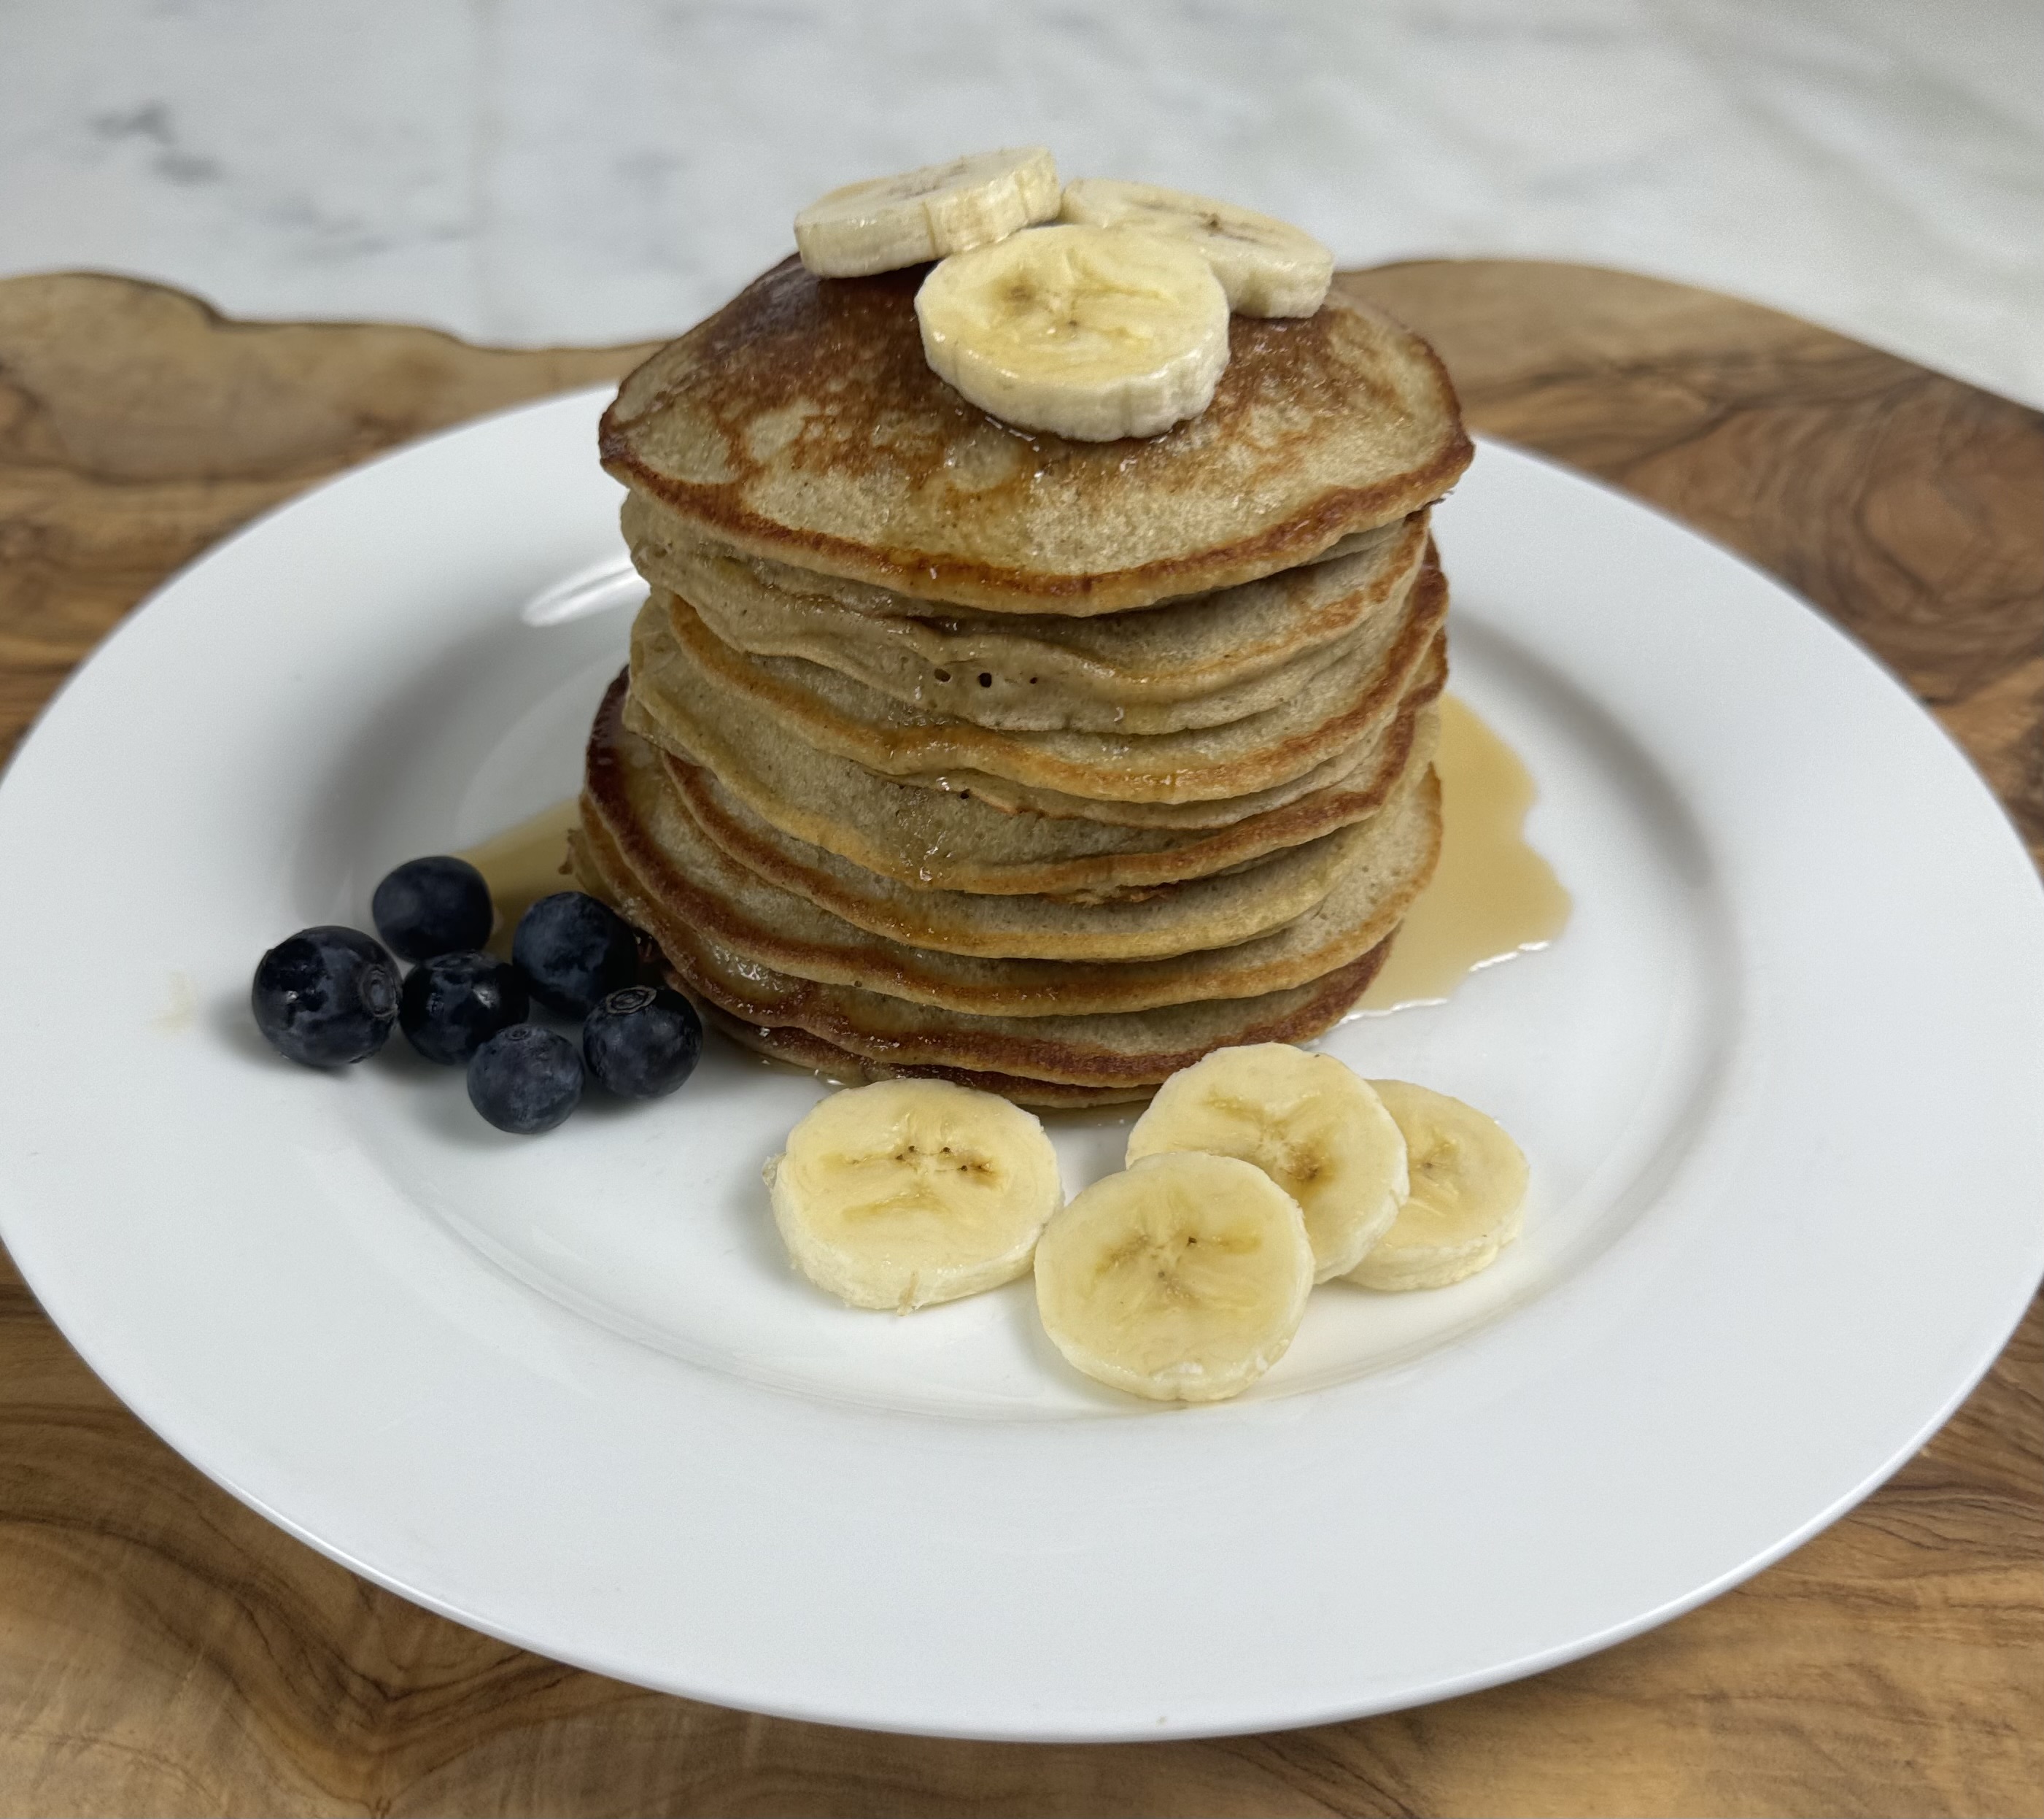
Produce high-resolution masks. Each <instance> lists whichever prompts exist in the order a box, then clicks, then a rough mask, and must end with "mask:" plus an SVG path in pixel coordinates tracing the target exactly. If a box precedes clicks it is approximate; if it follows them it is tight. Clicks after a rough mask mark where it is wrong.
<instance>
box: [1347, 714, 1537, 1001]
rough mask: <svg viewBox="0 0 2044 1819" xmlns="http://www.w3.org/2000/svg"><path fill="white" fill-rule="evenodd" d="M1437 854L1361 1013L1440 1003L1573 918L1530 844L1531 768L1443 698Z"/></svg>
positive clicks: (1437, 761) (1365, 996) (1474, 716)
mask: <svg viewBox="0 0 2044 1819" xmlns="http://www.w3.org/2000/svg"><path fill="white" fill-rule="evenodd" d="M1434 768H1435V770H1436V771H1438V772H1439V774H1440V779H1441V858H1440V863H1439V865H1438V866H1436V867H1435V871H1434V875H1433V879H1432V880H1431V883H1428V885H1427V888H1426V889H1425V890H1423V891H1422V892H1421V893H1420V897H1419V899H1418V901H1417V902H1415V903H1414V904H1413V906H1412V909H1411V911H1410V913H1408V915H1407V916H1406V917H1405V920H1404V922H1403V923H1402V924H1401V925H1400V928H1399V930H1398V937H1397V940H1394V941H1393V943H1392V944H1391V957H1390V959H1389V960H1387V961H1386V962H1385V967H1384V970H1383V971H1381V973H1379V974H1378V975H1377V977H1376V978H1375V979H1374V980H1373V981H1371V983H1370V990H1368V991H1366V992H1365V993H1364V994H1363V995H1362V1000H1361V1002H1359V1003H1358V1006H1357V1007H1356V1008H1357V1012H1358V1013H1360V1014H1362V1015H1368V1014H1369V1013H1371V1012H1373V1011H1387V1010H1395V1009H1397V1008H1398V1007H1399V1006H1401V1005H1408V1004H1433V1003H1438V1002H1439V1001H1440V1000H1442V999H1443V998H1447V996H1448V995H1449V994H1450V993H1451V992H1453V991H1454V989H1455V987H1456V986H1458V985H1459V984H1460V983H1462V980H1463V979H1466V977H1468V975H1470V973H1472V972H1473V971H1476V970H1477V967H1485V966H1489V965H1490V964H1492V963H1494V962H1496V961H1498V960H1502V959H1508V958H1510V957H1511V956H1512V955H1514V954H1519V953H1523V952H1527V951H1528V950H1529V949H1533V948H1544V947H1545V946H1546V945H1547V944H1548V943H1549V942H1550V941H1552V940H1554V937H1555V936H1557V935H1558V934H1560V933H1561V932H1562V926H1563V925H1564V924H1566V922H1567V921H1568V919H1569V909H1570V903H1569V894H1568V892H1567V891H1566V890H1564V889H1563V888H1562V883H1561V881H1560V879H1558V878H1556V877H1555V875H1554V867H1552V866H1550V864H1548V863H1547V862H1546V860H1544V859H1543V858H1542V857H1541V856H1540V855H1539V853H1537V852H1535V851H1534V850H1533V848H1531V847H1530V846H1528V845H1527V844H1526V837H1525V833H1524V827H1525V821H1526V811H1527V810H1528V809H1530V808H1531V806H1533V801H1534V798H1535V796H1536V795H1537V794H1538V793H1539V792H1538V791H1537V790H1535V787H1534V784H1533V779H1532V778H1531V775H1529V774H1528V773H1527V769H1526V767H1525V766H1524V765H1523V764H1522V763H1520V761H1519V759H1518V756H1517V755H1516V753H1514V752H1513V751H1512V748H1511V747H1510V746H1508V745H1507V744H1505V743H1504V740H1502V739H1500V738H1499V737H1498V736H1497V735H1496V733H1493V731H1492V730H1491V729H1490V728H1489V727H1488V726H1486V725H1485V724H1484V722H1483V721H1482V720H1481V718H1480V717H1478V716H1477V713H1475V712H1474V710H1472V709H1471V708H1470V707H1468V706H1466V705H1465V704H1464V703H1463V702H1460V701H1458V700H1457V699H1456V698H1454V696H1453V695H1448V696H1444V697H1443V699H1442V702H1441V743H1440V748H1439V752H1437V753H1436V754H1435V758H1434Z"/></svg>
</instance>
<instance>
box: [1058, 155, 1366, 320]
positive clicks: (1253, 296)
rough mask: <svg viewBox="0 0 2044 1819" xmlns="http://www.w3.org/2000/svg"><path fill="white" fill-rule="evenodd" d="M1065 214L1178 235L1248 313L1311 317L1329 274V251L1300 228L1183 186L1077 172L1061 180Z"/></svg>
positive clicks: (1092, 223)
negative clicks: (1174, 187)
mask: <svg viewBox="0 0 2044 1819" xmlns="http://www.w3.org/2000/svg"><path fill="white" fill-rule="evenodd" d="M1062 215H1063V218H1064V219H1065V220H1066V221H1079V222H1083V223H1084V224H1085V225H1087V226H1089V227H1127V228H1147V229H1150V230H1151V232H1153V233H1169V234H1176V235H1179V236H1181V237H1183V238H1185V240H1189V241H1190V242H1191V243H1192V244H1193V245H1194V246H1195V247H1197V248H1198V249H1199V250H1200V252H1201V253H1202V254H1203V255H1204V256H1205V258H1206V260H1207V263H1208V264H1209V265H1211V266H1212V267H1213V271H1214V275H1215V276H1216V278H1218V279H1220V284H1221V288H1222V290H1224V291H1225V292H1227V294H1228V307H1229V308H1230V309H1231V310H1237V311H1239V312H1240V313H1242V314H1243V315H1245V316H1310V315H1312V313H1313V312H1314V311H1315V310H1317V309H1319V308H1320V304H1321V302H1322V300H1323V299H1324V298H1325V297H1326V296H1327V284H1328V282H1329V280H1330V279H1332V278H1333V276H1334V270H1335V256H1334V255H1333V254H1332V253H1331V252H1328V251H1327V248H1325V247H1324V246H1323V245H1321V244H1320V242H1319V241H1318V240H1316V239H1314V238H1313V237H1312V235H1311V234H1309V233H1306V232H1305V231H1304V229H1301V228H1295V227H1293V225H1292V224H1291V223H1290V222H1289V221H1279V220H1277V219H1276V218H1275V217H1274V216H1270V215H1260V214H1258V213H1257V212H1256V211H1255V210H1254V209H1241V208H1237V207H1236V206H1235V205H1234V204H1233V203H1232V202H1216V201H1215V200H1214V199H1213V198H1212V197H1211V196H1194V195H1189V194H1186V192H1185V191H1184V190H1166V189H1160V188H1158V186H1157V185H1155V183H1120V182H1118V181H1116V179H1113V178H1110V177H1082V178H1080V179H1078V181H1077V182H1075V183H1068V184H1066V186H1065V196H1064V206H1063V210H1062Z"/></svg>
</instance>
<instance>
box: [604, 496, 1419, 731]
mask: <svg viewBox="0 0 2044 1819" xmlns="http://www.w3.org/2000/svg"><path fill="white" fill-rule="evenodd" d="M652 515H653V514H652V513H651V512H650V511H649V510H648V509H647V507H646V506H645V505H644V502H643V501H640V500H639V499H636V498H628V499H627V500H626V502H625V504H624V534H625V539H626V540H627V542H628V543H629V544H630V545H631V546H632V560H634V561H635V562H636V563H638V565H639V568H640V572H641V573H642V574H644V575H645V576H646V577H647V579H648V580H649V581H651V582H652V583H655V585H657V586H662V587H665V588H666V589H667V590H669V591H670V592H672V593H675V594H679V595H680V596H681V597H682V598H683V599H685V600H686V601H687V602H689V604H690V606H693V607H694V608H695V610H696V611H697V613H698V614H699V615H700V616H701V618H702V621H703V622H704V624H705V625H707V626H708V627H709V629H710V631H711V632H713V633H714V634H715V635H716V636H717V637H718V638H719V639H720V640H722V641H723V642H724V644H728V645H730V646H731V647H732V648H733V649H734V650H739V651H743V652H747V654H748V655H751V656H765V657H798V658H801V659H803V660H805V661H807V662H809V663H814V664H816V665H819V666H820V667H823V668H825V669H831V670H835V671H838V672H839V673H840V675H846V676H849V677H851V679H853V680H854V681H855V682H859V683H864V684H865V685H866V686H867V687H868V688H871V689H874V690H878V692H879V693H881V694H885V695H887V696H889V697H890V698H893V700H895V701H897V702H901V703H902V704H904V705H905V706H909V707H912V708H919V709H923V710H928V711H930V712H933V713H941V714H948V715H951V716H953V717H956V718H959V719H961V720H966V721H971V722H972V723H973V724H974V725H977V726H985V727H992V728H994V729H999V730H1003V731H1009V732H1058V731H1082V732H1094V733H1177V732H1183V731H1185V730H1187V729H1194V728H1198V727H1204V726H1216V725H1223V724H1224V723H1225V722H1227V721H1231V720H1239V719H1242V718H1243V717H1245V716H1247V715H1248V714H1251V713H1259V712H1262V710H1266V709H1267V708H1270V707H1274V706H1277V704H1278V703H1279V702H1282V701H1284V700H1285V699H1286V698H1288V697H1289V695H1290V694H1293V692H1295V691H1296V690H1297V688H1298V687H1299V686H1301V683H1303V682H1304V680H1305V679H1307V678H1308V677H1309V676H1310V675H1312V673H1313V672H1314V671H1316V670H1318V669H1319V668H1320V667H1323V666H1324V664H1326V663H1328V662H1329V661H1331V660H1332V659H1333V658H1334V657H1335V655H1336V654H1337V652H1338V651H1339V648H1340V646H1341V642H1342V640H1343V639H1344V638H1346V637H1347V636H1348V635H1349V634H1350V633H1353V632H1354V631H1355V629H1356V628H1357V627H1358V625H1361V624H1362V621H1363V620H1364V618H1365V617H1367V616H1368V615H1370V614H1371V613H1377V612H1381V611H1384V610H1386V609H1387V608H1395V607H1396V606H1398V605H1399V604H1400V603H1401V602H1402V601H1403V600H1404V596H1405V593H1406V590H1408V588H1409V587H1410V586H1411V585H1412V581H1413V579H1414V577H1415V576H1416V575H1417V573H1418V571H1419V567H1420V560H1421V558H1422V556H1423V554H1424V553H1425V552H1426V549H1427V534H1426V518H1427V514H1426V513H1423V512H1417V513H1414V514H1413V515H1412V517H1409V518H1404V519H1401V520H1400V521H1398V522H1397V524H1395V525H1385V526H1384V527H1383V528H1382V529H1379V530H1376V531H1371V532H1367V533H1364V534H1363V536H1362V537H1360V538H1359V539H1355V540H1353V541H1354V542H1356V543H1357V544H1358V545H1359V547H1358V548H1355V549H1354V550H1353V551H1352V552H1350V553H1348V554H1347V555H1345V556H1341V557H1339V558H1338V559H1335V560H1327V561H1322V562H1316V563H1308V564H1306V565H1304V566H1303V567H1298V568H1294V569H1289V570H1287V571H1285V572H1284V573H1283V574H1281V575H1266V576H1265V577H1264V578H1263V579H1261V580H1258V581H1251V582H1246V583H1243V585H1242V586H1239V587H1230V588H1224V589H1223V590H1220V592H1219V593H1216V594H1201V595H1197V596H1195V597H1194V598H1192V599H1189V600H1181V601H1173V602H1167V603H1166V604H1165V605H1163V606H1152V607H1148V608H1146V609H1144V610H1142V611H1140V612H1135V613H1113V614H1110V615H1106V616H1103V617H1099V618H1093V619H1073V618H1061V617H1054V616H1051V615H1048V614H1035V615H1029V616H1022V615H1011V616H1007V617H996V616H993V615H990V614H986V613H951V614H947V615H945V616H943V617H932V616H931V615H930V613H929V609H928V606H926V605H924V603H922V602H915V601H909V600H905V599H903V598H901V596H899V595H892V594H886V593H884V592H883V590H880V589H878V588H874V587H868V586H864V585H863V584H861V583H855V582H847V581H840V580H836V579H832V578H831V577H829V576H826V575H811V574H809V573H807V572H806V571H804V570H801V569H798V568H791V567H789V566H787V565H786V563H770V562H767V561H763V560H760V559H759V558H757V557H749V556H740V555H738V554H736V552H732V551H728V550H719V549H716V548H712V547H710V546H709V545H705V544H695V545H681V546H676V545H674V544H668V543H666V542H663V541H662V540H661V539H660V537H659V535H658V533H657V530H656V529H655V528H653V527H651V526H649V525H648V523H647V521H648V520H649V519H650V518H651V517H652ZM917 607H920V608H921V611H920V613H917V612H914V611H911V610H907V609H914V608H917Z"/></svg>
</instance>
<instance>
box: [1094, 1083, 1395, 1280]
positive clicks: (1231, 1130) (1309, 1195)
mask: <svg viewBox="0 0 2044 1819" xmlns="http://www.w3.org/2000/svg"><path fill="white" fill-rule="evenodd" d="M1173 1150H1204V1151H1206V1152H1208V1153H1209V1154H1212V1155H1214V1156H1236V1157H1239V1159H1241V1160H1243V1161H1244V1162H1248V1163H1254V1164H1255V1165H1256V1167H1258V1168H1260V1169H1262V1171H1263V1172H1264V1173H1265V1174H1266V1175H1269V1176H1270V1179H1272V1180H1273V1181H1274V1182H1276V1183H1277V1185H1278V1186H1280V1187H1281V1188H1283V1189H1284V1190H1285V1192H1286V1193H1287V1194H1290V1195H1291V1197H1292V1198H1293V1199H1294V1200H1296V1201H1297V1202H1298V1203H1299V1207H1300V1210H1301V1212H1302V1213H1304V1215H1305V1220H1306V1236H1307V1237H1308V1239H1310V1240H1312V1246H1313V1259H1314V1272H1313V1273H1314V1279H1315V1280H1316V1281H1317V1282H1325V1281H1327V1279H1328V1278H1329V1277H1330V1276H1339V1275H1346V1274H1347V1272H1348V1271H1350V1270H1352V1269H1354V1267H1355V1266H1356V1265H1357V1264H1358V1263H1360V1262H1362V1259H1363V1256H1364V1254H1365V1253H1366V1252H1367V1251H1368V1250H1369V1249H1370V1246H1371V1245H1373V1244H1375V1243H1376V1242H1377V1240H1378V1239H1379V1238H1381V1237H1382V1236H1383V1235H1384V1234H1385V1232H1387V1231H1388V1230H1389V1229H1390V1227H1391V1223H1392V1221H1393V1220H1395V1219H1396V1218H1397V1217H1398V1209H1399V1208H1400V1206H1403V1205H1404V1200H1405V1192H1406V1174H1405V1139H1404V1136H1402V1135H1401V1134H1400V1132H1399V1129H1398V1125H1397V1121H1396V1120H1394V1119H1393V1117H1392V1115H1391V1113H1389V1112H1388V1111H1386V1110H1385V1108H1384V1102H1383V1101H1382V1100H1381V1099H1380V1098H1378V1097H1377V1093H1376V1090H1375V1089H1374V1087H1372V1086H1371V1085H1370V1083H1369V1082H1368V1081H1367V1080H1366V1079H1363V1078H1362V1076H1361V1075H1358V1074H1357V1073H1356V1072H1355V1071H1354V1070H1353V1069H1352V1068H1350V1067H1345V1066H1344V1065H1343V1063H1341V1062H1339V1061H1337V1060H1336V1059H1335V1058H1334V1056H1331V1055H1309V1054H1308V1053H1307V1052H1306V1051H1305V1050H1304V1049H1303V1048H1293V1047H1292V1045H1291V1044H1289V1043H1285V1042H1259V1043H1255V1044H1251V1045H1249V1046H1247V1047H1243V1048H1217V1049H1216V1050H1215V1051H1214V1052H1213V1053H1212V1054H1211V1055H1209V1056H1207V1058H1206V1059H1204V1061H1200V1062H1197V1063H1194V1064H1193V1066H1192V1067H1187V1068H1184V1069H1182V1070H1181V1071H1179V1072H1178V1073H1176V1074H1174V1075H1172V1076H1171V1077H1170V1079H1168V1080H1166V1082H1165V1083H1164V1084H1163V1085H1162V1086H1160V1087H1159V1088H1158V1090H1157V1096H1156V1097H1155V1098H1154V1099H1152V1100H1151V1102H1150V1109H1149V1110H1147V1112H1145V1113H1143V1116H1142V1117H1139V1118H1138V1119H1137V1120H1136V1121H1135V1129H1133V1130H1131V1132H1130V1133H1128V1160H1129V1161H1130V1162H1131V1163H1133V1162H1135V1161H1138V1160H1139V1159H1141V1158H1142V1157H1143V1156H1162V1155H1164V1154H1166V1152H1170V1151H1173Z"/></svg>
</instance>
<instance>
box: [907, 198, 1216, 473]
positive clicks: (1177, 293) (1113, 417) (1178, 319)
mask: <svg viewBox="0 0 2044 1819" xmlns="http://www.w3.org/2000/svg"><path fill="white" fill-rule="evenodd" d="M916 322H917V324H918V325H919V326H920V329H921V332H922V339H923V354H924V358H925V359H926V360H928V362H929V363H930V365H931V367H932V369H933V370H934V371H936V374H937V375H938V376H939V378H941V379H945V380H947V381H948V382H949V383H951V385H952V386H954V387H955V388H956V389H957V390H959V391H960V392H961V393H962V394H964V395H965V396H966V398H969V399H970V400H971V402H973V403H974V404H976V405H978V406H979V407H980V408H981V409H982V410H985V411H989V412H990V413H992V414H993V415H994V416H996V417H1000V418H1001V419H1002V420H1003V421H1005V422H1008V423H1012V424H1017V425H1020V426H1021V427H1023V428H1024V429H1047V430H1050V431H1051V432H1053V433H1055V434H1057V435H1059V436H1071V437H1073V438H1074V439H1075V440H1079V441H1084V442H1111V441H1113V440H1116V438H1117V437H1120V436H1155V435H1157V434H1158V433H1160V432H1161V431H1163V430H1166V429H1170V427H1171V425H1173V424H1174V423H1177V422H1178V421H1181V420H1182V419H1184V418H1185V417H1196V416H1197V415H1198V414H1199V413H1200V412H1201V411H1203V410H1205V409H1206V407H1207V406H1208V404H1210V403H1211V402H1212V401H1213V394H1214V388H1215V386H1217V385H1218V384H1219V383H1220V375H1221V373H1222V371H1224V369H1225V368H1226V367H1227V365H1228V296H1227V293H1226V292H1225V291H1224V290H1222V288H1221V286H1220V280H1219V279H1216V277H1215V276H1214V275H1213V271H1212V267H1209V266H1208V263H1207V262H1206V260H1204V258H1203V257H1202V256H1201V254H1200V253H1199V252H1198V250H1197V248H1194V247H1193V244H1191V243H1190V242H1189V240H1184V239H1182V238H1174V237H1170V236H1168V235H1164V234H1155V233H1143V232H1139V231H1137V230H1135V229H1125V228H1102V227H1083V226H1075V225H1060V226H1055V227H1044V228H1033V229H1030V230H1029V231H1028V233H1017V234H1012V235H1011V236H1009V238H1007V239H1006V240H1001V241H998V242H997V243H996V244H993V245H992V246H982V247H980V248H977V249H976V250H974V251H973V252H965V253H957V254H954V255H953V256H951V258H949V259H947V260H944V261H943V263H940V264H939V265H938V266H937V267H936V268H935V269H934V270H933V271H932V272H931V273H930V275H929V276H928V278H926V279H924V280H923V285H922V288H921V289H920V290H918V291H917V292H916Z"/></svg>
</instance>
